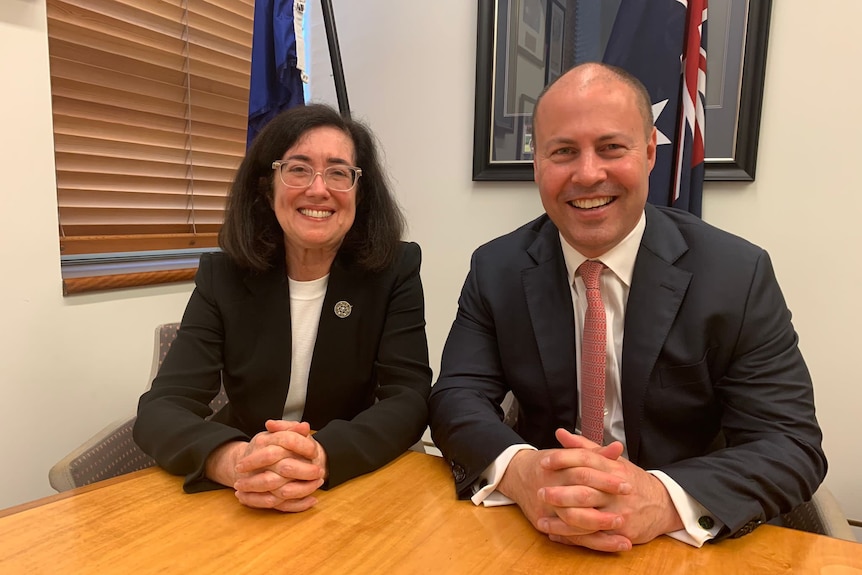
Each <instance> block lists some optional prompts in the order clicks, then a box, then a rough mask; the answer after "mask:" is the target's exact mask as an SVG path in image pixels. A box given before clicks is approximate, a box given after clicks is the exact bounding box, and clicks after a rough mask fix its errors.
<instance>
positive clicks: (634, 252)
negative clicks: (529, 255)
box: [560, 212, 646, 287]
mask: <svg viewBox="0 0 862 575" xmlns="http://www.w3.org/2000/svg"><path fill="white" fill-rule="evenodd" d="M645 229H646V213H643V212H642V213H641V217H640V219H639V220H638V223H637V224H636V225H635V227H634V229H632V231H630V232H629V233H628V235H627V236H626V237H624V238H623V240H622V241H621V242H620V243H618V244H617V245H615V246H614V247H612V248H611V249H610V250H608V251H606V252H605V253H603V254H602V255H600V256H599V257H597V258H594V259H598V260H601V261H602V263H603V264H605V265H606V266H607V267H608V269H610V270H611V271H612V272H614V275H616V276H617V277H618V278H619V279H620V281H621V282H623V283H624V284H625V285H626V287H631V284H632V275H633V274H634V270H635V260H636V259H637V257H638V250H639V249H640V246H641V239H643V235H644V230H645ZM560 244H561V245H562V246H563V258H564V259H565V260H566V271H567V272H568V275H569V285H574V283H575V272H576V271H577V269H578V267H579V266H580V265H581V264H582V263H584V261H585V260H587V259H589V258H587V257H586V256H584V255H582V254H581V253H580V252H579V251H578V250H576V249H575V248H573V247H572V246H570V245H569V243H568V242H567V241H566V239H565V238H564V237H563V234H560Z"/></svg>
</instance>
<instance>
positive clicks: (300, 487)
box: [207, 420, 326, 512]
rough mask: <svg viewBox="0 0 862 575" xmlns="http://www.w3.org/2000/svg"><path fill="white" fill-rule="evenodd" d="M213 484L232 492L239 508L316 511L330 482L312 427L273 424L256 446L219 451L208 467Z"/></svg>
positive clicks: (268, 424)
mask: <svg viewBox="0 0 862 575" xmlns="http://www.w3.org/2000/svg"><path fill="white" fill-rule="evenodd" d="M207 475H208V476H209V477H210V479H213V480H215V481H218V482H219V483H222V484H224V485H228V486H230V487H233V488H234V490H235V491H236V497H237V499H239V501H240V503H242V504H243V505H246V506H248V507H254V508H260V509H277V510H279V511H288V512H299V511H305V510H306V509H309V508H311V507H313V506H314V505H315V504H316V503H317V499H316V498H315V497H313V495H312V494H313V493H314V492H315V491H316V490H317V489H318V488H320V486H321V485H323V483H324V481H325V480H326V452H325V451H324V450H323V447H321V445H320V444H319V443H318V442H317V441H315V440H314V438H313V437H312V436H311V429H310V427H309V425H308V423H305V422H302V423H300V422H296V421H282V420H268V421H267V422H266V431H262V432H260V433H258V434H257V435H255V436H254V437H253V438H252V439H251V441H249V442H244V441H235V442H231V443H227V444H225V445H223V446H221V447H219V448H218V449H217V450H216V451H214V452H213V454H212V456H211V457H210V461H208V463H207Z"/></svg>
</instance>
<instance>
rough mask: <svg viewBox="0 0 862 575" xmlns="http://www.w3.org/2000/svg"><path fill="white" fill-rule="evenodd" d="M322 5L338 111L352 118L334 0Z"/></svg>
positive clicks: (324, 0)
mask: <svg viewBox="0 0 862 575" xmlns="http://www.w3.org/2000/svg"><path fill="white" fill-rule="evenodd" d="M320 5H321V7H322V8H323V26H324V27H325V28H326V41H327V43H328V44H329V59H330V60H332V76H333V78H334V79H335V95H336V96H337V97H338V109H339V111H341V115H342V116H344V117H345V118H350V104H349V103H348V102H347V85H346V84H345V82H344V68H343V67H342V65H341V49H340V48H339V47H338V32H336V30H335V17H334V15H333V13H332V0H320Z"/></svg>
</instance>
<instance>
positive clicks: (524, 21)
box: [513, 0, 547, 66]
mask: <svg viewBox="0 0 862 575" xmlns="http://www.w3.org/2000/svg"><path fill="white" fill-rule="evenodd" d="M513 1H514V3H515V6H516V10H515V12H514V13H515V14H516V15H517V16H518V17H517V19H516V20H515V21H516V22H517V34H518V50H519V51H521V52H522V53H523V54H524V55H525V56H527V57H528V58H532V59H533V61H535V62H536V63H537V64H538V65H540V66H541V65H543V64H544V63H545V48H546V42H545V6H546V2H547V0H513Z"/></svg>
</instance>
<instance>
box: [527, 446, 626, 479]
mask: <svg viewBox="0 0 862 575" xmlns="http://www.w3.org/2000/svg"><path fill="white" fill-rule="evenodd" d="M539 465H541V467H542V468H543V469H546V470H548V471H561V470H564V469H574V468H577V467H589V468H590V469H595V470H597V471H602V472H604V473H615V472H616V473H619V474H622V473H621V472H622V466H621V465H620V463H619V462H618V461H616V460H614V459H608V458H607V457H605V456H604V455H602V454H600V453H598V452H597V451H596V450H590V449H550V450H548V451H547V452H545V453H544V454H543V456H542V457H541V459H540V460H539Z"/></svg>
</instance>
